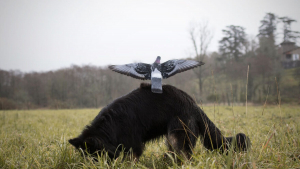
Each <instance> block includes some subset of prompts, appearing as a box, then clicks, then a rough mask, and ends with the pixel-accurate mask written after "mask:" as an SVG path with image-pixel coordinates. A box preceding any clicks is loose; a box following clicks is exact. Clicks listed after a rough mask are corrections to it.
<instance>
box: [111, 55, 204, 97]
mask: <svg viewBox="0 0 300 169" xmlns="http://www.w3.org/2000/svg"><path fill="white" fill-rule="evenodd" d="M160 59H161V57H160V56H157V58H156V60H155V62H154V63H153V64H147V63H130V64H125V65H109V66H108V67H109V69H111V70H112V71H115V72H117V73H121V74H124V75H127V76H131V77H133V78H136V79H141V80H151V91H152V92H153V93H162V92H163V91H162V78H163V79H166V78H169V77H171V76H174V75H175V74H177V73H180V72H183V71H186V70H189V69H192V68H195V67H198V66H201V65H204V62H202V61H194V60H179V59H174V60H168V61H166V62H164V63H160Z"/></svg>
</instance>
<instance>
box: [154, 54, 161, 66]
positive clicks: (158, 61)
mask: <svg viewBox="0 0 300 169" xmlns="http://www.w3.org/2000/svg"><path fill="white" fill-rule="evenodd" d="M154 63H157V64H160V56H157V58H156V60H155V62H154Z"/></svg>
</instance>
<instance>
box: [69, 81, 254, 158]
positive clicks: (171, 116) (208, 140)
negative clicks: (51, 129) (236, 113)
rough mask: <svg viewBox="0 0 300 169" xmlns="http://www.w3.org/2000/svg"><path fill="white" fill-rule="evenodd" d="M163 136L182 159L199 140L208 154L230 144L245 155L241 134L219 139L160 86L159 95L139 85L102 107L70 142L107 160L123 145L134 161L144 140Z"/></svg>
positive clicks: (196, 112) (183, 99)
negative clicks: (104, 154)
mask: <svg viewBox="0 0 300 169" xmlns="http://www.w3.org/2000/svg"><path fill="white" fill-rule="evenodd" d="M164 135H165V136H166V138H167V145H168V147H169V149H170V150H171V151H174V152H176V153H179V154H181V155H183V156H184V157H185V158H187V159H189V158H190V156H191V154H192V148H193V147H194V146H195V144H196V141H197V138H198V137H199V135H200V136H201V138H202V142H203V144H204V146H205V147H206V148H207V149H209V150H213V149H219V150H220V151H221V152H223V151H224V150H226V149H229V146H230V145H231V144H233V143H235V145H234V149H235V150H237V149H239V150H243V151H245V150H247V146H248V144H249V143H250V140H249V138H248V137H246V135H245V134H243V133H239V134H237V135H236V137H235V138H233V137H227V138H226V137H224V136H223V135H222V133H221V132H220V130H219V129H218V128H217V127H216V126H215V125H214V123H213V122H212V121H210V119H209V118H208V117H207V116H206V114H205V113H204V112H203V111H202V110H201V109H200V108H199V107H198V105H197V103H196V102H195V101H194V100H193V99H192V98H191V97H190V96H189V95H188V94H186V93H185V92H183V91H181V90H179V89H177V88H175V87H173V86H171V85H164V86H163V93H162V94H155V93H152V92H151V85H150V84H144V83H142V84H141V86H140V88H138V89H136V90H134V91H132V92H131V93H129V94H127V95H125V96H123V97H120V98H118V99H116V100H115V101H113V102H112V103H111V104H109V105H107V106H106V107H105V108H103V109H102V110H101V111H100V113H99V114H98V115H97V116H96V118H95V119H94V120H93V121H92V123H91V124H90V125H88V126H86V128H85V129H84V130H83V131H82V133H81V135H79V136H78V137H77V138H74V139H70V140H69V142H70V143H71V144H72V145H73V146H75V147H76V148H77V149H79V148H82V149H83V150H85V151H87V152H89V153H90V154H93V153H95V152H97V151H102V150H105V151H107V152H108V155H109V157H110V158H114V157H117V156H119V154H120V152H121V150H122V146H123V148H124V150H125V152H127V151H129V150H130V149H132V152H133V156H134V157H135V158H137V159H138V158H139V157H140V156H141V155H142V153H143V149H144V144H145V143H146V142H147V141H150V140H153V139H157V138H159V137H161V136H164ZM234 140H236V141H234ZM120 145H122V146H120Z"/></svg>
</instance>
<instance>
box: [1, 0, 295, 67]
mask: <svg viewBox="0 0 300 169" xmlns="http://www.w3.org/2000/svg"><path fill="white" fill-rule="evenodd" d="M268 12H271V13H274V14H276V15H278V16H289V17H291V18H293V19H295V20H297V21H298V22H296V23H293V25H292V30H295V31H300V1H299V0H209V1H208V0H151V1H150V0H89V1H83V0H26V1H24V0H1V1H0V69H2V70H20V71H23V72H32V71H50V70H57V69H60V68H67V67H70V66H71V65H79V66H82V65H94V66H107V65H110V64H126V63H132V62H144V63H153V62H154V61H155V59H156V57H157V56H161V57H162V60H161V62H165V61H167V60H170V59H180V58H186V57H191V56H194V53H193V46H192V42H191V40H190V36H189V29H190V27H191V24H192V23H197V22H203V21H207V22H208V24H209V27H210V28H211V30H212V31H213V32H214V36H213V39H212V41H211V43H210V45H209V48H208V51H210V52H212V51H218V45H219V43H218V42H219V40H221V39H222V36H223V34H222V29H225V28H226V26H228V25H238V26H242V27H244V28H245V32H246V33H247V35H248V36H252V37H255V36H256V35H257V34H258V28H259V26H260V20H262V19H263V17H264V16H265V14H266V13H268ZM281 30H282V27H278V30H277V31H278V32H280V31H281ZM278 36H279V37H280V36H281V35H280V34H279V35H278ZM280 40H281V38H279V40H278V41H277V44H279V43H280Z"/></svg>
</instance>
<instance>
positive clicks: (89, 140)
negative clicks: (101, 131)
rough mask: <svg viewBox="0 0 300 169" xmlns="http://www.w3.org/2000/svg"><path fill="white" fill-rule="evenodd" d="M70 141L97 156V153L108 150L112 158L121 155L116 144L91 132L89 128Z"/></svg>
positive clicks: (77, 147) (76, 146)
mask: <svg viewBox="0 0 300 169" xmlns="http://www.w3.org/2000/svg"><path fill="white" fill-rule="evenodd" d="M69 143H70V144H72V145H73V146H74V147H75V148H76V149H78V150H79V149H82V150H83V152H84V153H85V154H91V155H94V156H96V155H97V153H99V154H100V153H101V152H102V151H105V152H108V155H109V157H110V158H114V157H117V156H118V155H119V151H118V150H116V147H115V146H113V145H111V144H110V143H109V142H107V141H104V140H102V139H101V138H99V136H97V135H94V134H92V133H90V131H89V129H85V130H84V131H83V132H82V134H81V135H79V136H78V137H76V138H73V139H70V140H69Z"/></svg>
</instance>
